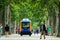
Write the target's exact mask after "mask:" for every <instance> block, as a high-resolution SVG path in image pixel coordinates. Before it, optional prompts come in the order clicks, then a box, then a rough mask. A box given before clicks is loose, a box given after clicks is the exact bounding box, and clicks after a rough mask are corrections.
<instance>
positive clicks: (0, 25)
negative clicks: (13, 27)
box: [0, 24, 3, 36]
mask: <svg viewBox="0 0 60 40" xmlns="http://www.w3.org/2000/svg"><path fill="white" fill-rule="evenodd" d="M2 28H3V26H2V24H0V36H2Z"/></svg>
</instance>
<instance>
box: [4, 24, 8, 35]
mask: <svg viewBox="0 0 60 40" xmlns="http://www.w3.org/2000/svg"><path fill="white" fill-rule="evenodd" d="M5 34H6V36H7V35H8V34H9V26H8V24H7V25H6V26H5Z"/></svg>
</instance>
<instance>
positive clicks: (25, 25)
mask: <svg viewBox="0 0 60 40" xmlns="http://www.w3.org/2000/svg"><path fill="white" fill-rule="evenodd" d="M22 27H30V23H29V22H23V23H22Z"/></svg>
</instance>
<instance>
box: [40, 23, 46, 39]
mask: <svg viewBox="0 0 60 40" xmlns="http://www.w3.org/2000/svg"><path fill="white" fill-rule="evenodd" d="M40 32H41V35H40V39H41V38H42V35H43V36H44V39H45V32H46V27H45V24H44V23H43V22H42V24H41V26H40Z"/></svg>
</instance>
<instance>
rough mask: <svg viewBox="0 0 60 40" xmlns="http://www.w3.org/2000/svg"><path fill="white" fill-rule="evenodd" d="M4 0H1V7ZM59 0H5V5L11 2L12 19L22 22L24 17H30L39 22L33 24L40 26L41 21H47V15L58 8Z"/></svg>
mask: <svg viewBox="0 0 60 40" xmlns="http://www.w3.org/2000/svg"><path fill="white" fill-rule="evenodd" d="M2 2H3V1H2V0H1V1H0V9H1V7H2V5H1V4H3V3H2ZM58 2H59V0H4V3H5V5H8V4H10V7H11V13H12V15H11V17H12V18H11V19H12V20H11V21H15V20H16V21H17V22H20V20H22V19H23V18H29V19H30V20H32V22H38V23H37V24H35V23H34V24H33V26H35V27H38V24H39V23H41V21H43V22H46V19H47V16H48V15H49V16H51V15H53V13H54V12H53V11H56V10H58Z"/></svg>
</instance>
